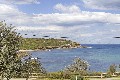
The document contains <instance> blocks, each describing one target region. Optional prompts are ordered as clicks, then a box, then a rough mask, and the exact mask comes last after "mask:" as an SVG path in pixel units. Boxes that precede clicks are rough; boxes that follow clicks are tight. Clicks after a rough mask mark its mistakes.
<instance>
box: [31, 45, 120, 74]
mask: <svg viewBox="0 0 120 80" xmlns="http://www.w3.org/2000/svg"><path fill="white" fill-rule="evenodd" d="M82 45H83V46H87V47H88V48H73V49H53V50H48V51H32V52H30V53H31V55H32V57H38V58H40V61H41V63H42V66H43V67H44V68H45V69H46V70H47V71H48V72H54V71H61V70H64V69H65V67H66V66H68V65H70V64H72V63H73V59H75V58H76V57H80V58H81V59H83V60H85V61H87V62H88V63H89V65H90V66H89V71H95V72H96V71H99V72H106V71H107V70H108V68H109V66H110V65H112V64H115V65H116V67H117V70H118V71H119V65H120V44H82Z"/></svg>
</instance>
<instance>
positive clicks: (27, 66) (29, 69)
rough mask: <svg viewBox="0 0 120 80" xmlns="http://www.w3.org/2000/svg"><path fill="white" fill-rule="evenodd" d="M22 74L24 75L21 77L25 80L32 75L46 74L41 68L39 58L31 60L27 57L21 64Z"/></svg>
mask: <svg viewBox="0 0 120 80" xmlns="http://www.w3.org/2000/svg"><path fill="white" fill-rule="evenodd" d="M22 73H25V74H26V75H23V77H26V80H28V78H29V76H31V74H32V73H36V74H37V73H41V74H46V70H45V69H44V68H43V67H42V64H41V62H40V60H39V58H32V57H31V56H29V57H28V58H27V59H25V60H24V62H23V66H22Z"/></svg>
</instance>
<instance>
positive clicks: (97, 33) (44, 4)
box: [0, 0, 120, 44]
mask: <svg viewBox="0 0 120 80" xmlns="http://www.w3.org/2000/svg"><path fill="white" fill-rule="evenodd" d="M119 4H120V0H109V2H108V1H105V0H0V10H1V11H0V20H1V21H2V20H6V22H7V23H8V24H11V23H12V24H13V25H15V26H16V27H15V28H16V29H17V32H20V33H21V35H22V36H23V37H38V38H41V37H43V36H45V35H47V36H50V38H60V37H63V36H66V37H69V38H68V39H70V40H73V41H77V42H80V43H82V44H120V40H119V39H115V38H113V37H115V36H120V5H119ZM25 34H28V35H25ZM33 35H36V36H33Z"/></svg>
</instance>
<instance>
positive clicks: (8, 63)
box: [0, 22, 21, 80]
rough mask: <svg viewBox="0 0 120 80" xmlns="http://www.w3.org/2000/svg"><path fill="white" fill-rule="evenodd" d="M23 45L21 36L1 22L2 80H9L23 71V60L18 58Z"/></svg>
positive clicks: (0, 71)
mask: <svg viewBox="0 0 120 80" xmlns="http://www.w3.org/2000/svg"><path fill="white" fill-rule="evenodd" d="M20 44H21V36H20V35H19V34H17V33H16V32H15V31H14V30H13V27H12V26H11V25H10V26H7V25H6V23H5V22H0V73H1V80H3V79H4V78H7V80H9V79H10V78H11V77H12V76H13V75H14V74H16V75H17V74H19V71H20V70H21V60H20V59H19V58H18V56H17V52H18V51H19V47H20Z"/></svg>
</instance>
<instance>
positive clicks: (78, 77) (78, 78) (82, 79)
mask: <svg viewBox="0 0 120 80" xmlns="http://www.w3.org/2000/svg"><path fill="white" fill-rule="evenodd" d="M76 78H77V79H76ZM70 80H84V78H83V77H81V76H72V77H71V78H70Z"/></svg>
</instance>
